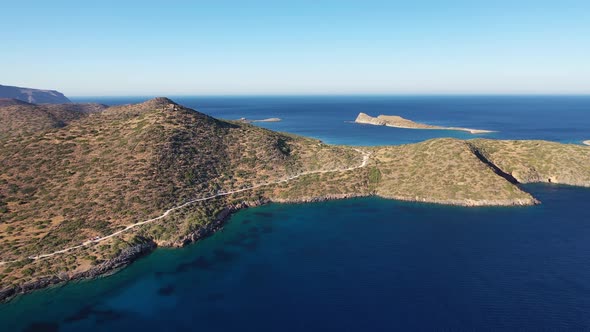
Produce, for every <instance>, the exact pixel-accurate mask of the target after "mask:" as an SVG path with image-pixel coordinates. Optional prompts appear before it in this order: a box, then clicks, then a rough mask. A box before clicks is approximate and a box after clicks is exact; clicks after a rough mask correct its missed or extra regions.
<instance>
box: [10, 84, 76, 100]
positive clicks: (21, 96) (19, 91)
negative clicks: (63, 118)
mask: <svg viewBox="0 0 590 332" xmlns="http://www.w3.org/2000/svg"><path fill="white" fill-rule="evenodd" d="M0 98H14V99H18V100H22V101H26V102H27V103H32V104H65V103H70V102H71V101H70V100H69V99H68V98H66V96H64V95H63V93H61V92H58V91H55V90H38V89H30V88H21V87H17V86H7V85H0Z"/></svg>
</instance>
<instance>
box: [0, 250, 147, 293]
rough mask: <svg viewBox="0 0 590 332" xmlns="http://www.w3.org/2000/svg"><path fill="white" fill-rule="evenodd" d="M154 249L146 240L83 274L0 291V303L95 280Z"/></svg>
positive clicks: (65, 275)
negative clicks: (74, 281)
mask: <svg viewBox="0 0 590 332" xmlns="http://www.w3.org/2000/svg"><path fill="white" fill-rule="evenodd" d="M155 248H156V244H155V243H154V242H153V241H149V240H148V241H146V242H145V243H142V244H138V245H135V246H132V247H129V248H126V249H124V250H122V251H121V253H120V254H119V255H118V256H117V257H115V258H113V259H110V260H107V261H105V262H103V263H101V264H99V265H97V266H94V267H92V268H90V269H89V270H86V271H84V272H80V273H76V274H73V275H68V274H67V273H61V274H59V275H55V276H48V277H43V278H39V279H37V280H34V281H31V282H27V283H24V284H22V285H19V286H14V287H8V288H4V289H0V302H4V301H7V300H9V299H11V298H13V297H14V296H17V295H20V294H26V293H29V292H32V291H34V290H37V289H43V288H47V287H50V286H55V285H59V284H62V283H65V282H67V281H72V280H80V279H91V278H97V277H100V276H104V275H107V274H110V273H113V272H116V271H117V270H118V269H121V268H123V267H125V266H127V265H129V264H130V263H131V262H133V261H135V260H136V259H138V258H140V257H142V256H144V255H146V254H148V253H150V252H151V251H152V250H154V249H155Z"/></svg>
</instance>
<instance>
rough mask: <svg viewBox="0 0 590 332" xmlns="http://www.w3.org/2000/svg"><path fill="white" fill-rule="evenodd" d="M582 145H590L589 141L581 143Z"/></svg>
mask: <svg viewBox="0 0 590 332" xmlns="http://www.w3.org/2000/svg"><path fill="white" fill-rule="evenodd" d="M582 143H584V144H586V145H590V139H589V140H587V141H584V142H582Z"/></svg>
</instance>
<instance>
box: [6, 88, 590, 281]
mask: <svg viewBox="0 0 590 332" xmlns="http://www.w3.org/2000/svg"><path fill="white" fill-rule="evenodd" d="M0 115H1V116H2V119H3V120H6V121H3V122H2V123H1V124H0V135H1V136H0V261H8V260H17V261H16V262H12V263H9V264H5V265H0V289H2V288H6V287H10V286H11V285H17V284H23V283H24V282H27V281H31V280H38V279H39V278H41V277H44V276H52V275H66V276H72V275H74V274H75V273H77V272H82V271H85V270H88V269H89V268H90V267H92V266H95V265H98V264H101V263H102V262H105V261H108V260H110V259H112V258H114V257H118V256H119V255H120V253H121V252H122V251H123V250H125V249H126V248H129V247H132V246H134V245H136V244H138V243H143V242H146V241H154V242H156V243H158V245H178V244H179V243H183V242H182V241H183V239H185V238H186V237H187V236H190V235H191V234H194V233H198V232H199V231H201V230H203V229H206V228H207V227H210V226H211V225H212V224H213V222H214V221H215V220H216V218H217V216H218V215H219V213H220V212H221V211H223V210H224V209H225V208H227V207H228V206H234V205H236V204H240V203H241V202H244V201H250V202H257V201H266V200H272V201H277V202H300V201H315V200H320V199H330V198H343V197H353V196H361V195H372V194H377V195H380V196H383V197H391V198H397V199H403V200H415V201H428V202H438V203H447V204H459V205H514V204H533V203H535V200H534V198H533V197H531V196H530V195H529V194H528V193H526V192H523V191H522V190H521V189H520V188H519V187H518V186H517V185H515V184H514V183H511V182H510V181H509V180H510V178H509V176H508V175H510V174H512V176H514V177H515V178H516V179H517V180H519V181H520V182H531V181H544V179H552V181H553V182H561V183H569V184H582V185H588V179H590V175H589V173H590V169H589V167H590V166H589V165H590V163H589V162H588V161H589V160H590V148H589V147H582V146H573V145H561V144H557V143H549V142H536V141H526V142H512V141H490V140H471V141H460V140H456V139H435V140H430V141H426V142H422V143H418V144H412V145H403V146H391V147H377V148H364V150H365V151H371V152H372V155H371V158H370V160H369V164H368V165H367V167H364V168H357V169H354V170H347V171H335V172H326V173H317V174H309V175H305V176H301V177H298V178H296V179H294V180H292V181H288V182H281V183H277V184H272V185H268V186H264V187H260V188H257V189H254V190H248V191H244V192H241V193H238V194H232V195H228V196H224V197H220V198H216V199H212V200H208V201H206V202H200V203H196V204H192V205H189V206H187V207H185V208H182V209H179V210H176V211H174V212H173V213H171V214H170V215H169V216H167V217H166V218H163V219H160V220H157V221H155V222H152V223H149V224H146V225H143V226H140V227H137V228H134V229H132V230H130V231H128V232H125V233H123V234H121V235H119V236H116V237H114V238H111V239H108V240H106V241H102V242H100V243H98V244H94V245H91V246H87V247H83V248H79V249H76V250H74V251H72V252H68V254H63V255H57V256H53V257H50V258H46V259H42V260H35V261H32V260H30V259H26V258H27V257H28V256H31V255H37V254H41V253H50V252H54V251H56V250H60V249H64V248H67V247H70V246H73V245H76V244H79V243H81V242H83V241H86V240H88V239H89V238H92V237H96V236H105V235H108V234H111V233H113V232H115V231H117V230H120V229H122V228H124V227H125V226H126V225H130V224H133V223H136V222H139V221H143V220H146V219H149V218H153V217H155V216H159V215H161V214H162V213H163V212H164V211H165V210H167V209H169V208H171V207H174V206H178V205H180V204H182V203H184V202H186V201H189V200H192V199H195V198H200V197H207V196H210V195H214V194H216V193H218V192H227V191H230V190H236V189H240V188H247V187H250V186H253V185H258V184H261V183H272V182H276V181H279V180H282V179H285V178H286V177H288V176H291V175H295V174H301V173H303V172H309V171H320V170H345V169H347V168H350V167H355V166H358V165H359V164H361V161H362V155H361V153H359V152H358V151H356V150H355V149H353V148H351V147H346V146H331V145H326V144H323V143H321V142H320V141H318V140H314V139H308V138H303V137H298V136H294V135H288V134H283V133H276V132H272V131H269V130H266V129H263V128H259V127H256V126H252V125H250V124H246V123H243V122H228V121H220V120H216V119H214V118H211V117H209V116H206V115H204V114H201V113H198V112H195V111H194V110H191V109H188V108H184V107H182V106H180V105H177V104H175V103H173V102H172V101H170V100H168V99H166V98H157V99H153V100H150V101H147V102H145V103H142V104H137V105H126V106H118V107H111V108H107V109H106V110H104V111H102V112H100V106H96V105H95V106H74V105H69V106H67V107H65V106H49V105H47V106H36V105H31V104H23V103H20V104H18V105H8V106H4V107H1V106H0ZM15 128H16V129H18V128H20V129H22V130H20V129H19V130H16V131H15ZM496 166H497V168H498V169H494V167H496ZM531 170H534V171H531ZM504 173H507V174H504ZM531 174H532V175H531ZM507 179H508V180H507Z"/></svg>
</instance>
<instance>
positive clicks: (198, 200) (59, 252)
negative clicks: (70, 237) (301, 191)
mask: <svg viewBox="0 0 590 332" xmlns="http://www.w3.org/2000/svg"><path fill="white" fill-rule="evenodd" d="M354 150H355V151H357V152H359V153H361V154H362V155H363V161H362V162H361V164H360V165H358V166H353V167H349V168H343V169H342V168H341V169H332V170H318V171H308V172H303V173H299V174H297V175H293V176H290V177H288V178H285V179H282V180H278V181H274V182H267V183H261V184H257V185H254V186H251V187H247V188H242V189H237V190H232V191H227V192H220V193H217V194H215V195H212V196H208V197H203V198H197V199H194V200H191V201H188V202H186V203H184V204H182V205H178V206H175V207H173V208H170V209H168V210H166V211H165V212H164V213H163V214H162V215H160V216H158V217H155V218H152V219H148V220H144V221H140V222H137V223H135V224H131V225H129V226H127V227H125V228H123V229H122V230H119V231H116V232H114V233H112V234H109V235H106V236H103V237H101V238H98V239H95V240H89V241H86V242H84V243H82V244H79V245H77V246H73V247H69V248H65V249H62V250H58V251H55V252H52V253H48V254H42V255H37V256H29V257H27V258H28V259H32V260H39V259H43V258H47V257H52V256H55V255H59V254H63V253H66V252H68V251H72V250H74V249H78V248H82V247H86V246H89V245H91V244H95V243H99V242H102V241H104V240H107V239H110V238H112V237H115V236H117V235H119V234H121V233H124V232H127V231H128V230H130V229H133V228H135V227H138V226H141V225H145V224H148V223H151V222H154V221H157V220H160V219H163V218H166V217H167V216H168V215H169V214H170V213H172V212H174V211H176V210H179V209H182V208H183V207H186V206H188V205H191V204H194V203H197V202H203V201H208V200H211V199H215V198H218V197H222V196H228V195H232V194H237V193H240V192H244V191H248V190H252V189H256V188H261V187H266V186H270V185H275V184H279V183H283V182H289V181H291V180H294V179H297V178H299V177H302V176H305V175H310V174H322V173H333V172H347V171H352V170H355V169H359V168H363V167H365V166H367V163H368V161H369V157H370V155H371V153H370V152H365V151H362V150H359V149H354ZM16 261H17V260H14V261H4V262H0V265H4V264H8V263H13V262H16Z"/></svg>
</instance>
